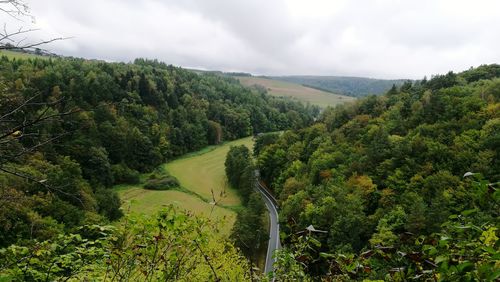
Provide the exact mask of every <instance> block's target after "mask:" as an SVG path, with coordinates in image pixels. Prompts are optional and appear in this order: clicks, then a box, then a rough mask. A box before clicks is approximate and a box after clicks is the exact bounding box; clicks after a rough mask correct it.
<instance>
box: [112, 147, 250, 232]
mask: <svg viewBox="0 0 500 282" xmlns="http://www.w3.org/2000/svg"><path fill="white" fill-rule="evenodd" d="M235 145H245V146H248V147H249V148H251V147H252V146H253V140H252V138H251V137H248V138H243V139H239V140H236V141H232V142H227V143H225V144H223V145H221V146H212V147H209V148H206V149H203V150H201V151H199V152H195V153H191V154H188V155H186V156H185V157H183V158H180V159H177V160H174V161H172V162H170V163H167V164H164V165H163V166H162V167H161V169H160V172H159V171H156V172H155V174H157V175H161V170H164V171H165V173H167V172H168V173H169V174H171V175H172V176H175V177H176V178H177V179H178V180H179V182H180V184H181V186H182V187H179V188H178V189H172V190H168V191H153V190H146V189H144V188H142V186H143V184H144V182H145V180H146V179H147V177H148V175H149V174H145V175H142V176H141V184H137V185H118V186H116V187H115V189H116V191H117V192H118V195H119V196H120V199H121V200H122V202H123V204H122V208H123V210H124V212H125V213H144V214H153V213H154V212H156V211H158V210H159V209H161V208H162V207H165V206H167V205H174V206H177V207H179V209H181V210H182V209H183V210H186V211H189V212H192V213H194V214H197V215H203V216H206V217H209V218H211V219H213V220H219V221H221V222H223V224H221V225H220V226H221V231H222V232H223V233H224V234H229V232H230V230H231V227H232V226H233V224H234V221H235V220H236V212H235V209H237V208H238V207H239V205H240V200H239V198H238V195H237V194H236V191H234V190H233V189H231V188H230V187H227V184H226V180H225V179H226V176H225V171H224V161H225V160H226V154H227V152H228V151H229V148H230V146H235ZM211 190H213V191H214V196H215V199H216V201H217V205H215V206H214V205H213V203H212V202H213V200H212V192H211ZM221 192H223V193H221ZM221 194H223V195H222V196H221Z"/></svg>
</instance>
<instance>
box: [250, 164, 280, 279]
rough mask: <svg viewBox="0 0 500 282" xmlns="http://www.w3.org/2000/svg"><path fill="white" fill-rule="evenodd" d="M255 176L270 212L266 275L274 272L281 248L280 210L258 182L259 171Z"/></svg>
mask: <svg viewBox="0 0 500 282" xmlns="http://www.w3.org/2000/svg"><path fill="white" fill-rule="evenodd" d="M255 174H256V176H257V179H256V188H257V190H258V191H259V192H260V193H261V195H262V198H263V199H264V203H265V204H266V207H267V209H268V210H269V219H270V222H269V225H270V226H269V243H268V245H267V255H266V265H265V267H264V273H269V272H273V271H274V267H273V264H274V262H275V261H276V259H274V258H273V254H274V251H275V250H278V249H280V248H281V244H280V236H279V234H280V225H279V222H278V209H277V206H276V200H275V199H274V197H273V196H272V195H271V194H270V193H269V192H268V191H267V190H266V188H264V187H263V186H262V184H260V182H259V181H258V175H259V173H258V171H257V172H256V173H255Z"/></svg>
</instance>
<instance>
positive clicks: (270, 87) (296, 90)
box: [237, 76, 355, 108]
mask: <svg viewBox="0 0 500 282" xmlns="http://www.w3.org/2000/svg"><path fill="white" fill-rule="evenodd" d="M237 78H238V79H239V81H240V82H241V84H243V85H246V86H253V85H261V86H263V87H265V88H266V89H267V91H268V93H269V94H270V95H273V96H285V97H291V98H295V99H297V100H299V101H302V102H310V103H311V104H313V105H317V106H320V107H322V108H325V107H327V106H335V105H337V104H342V103H346V102H351V101H354V100H355V98H353V97H349V96H344V95H338V94H333V93H329V92H325V91H321V90H318V89H314V88H310V87H306V86H303V85H300V84H296V83H291V82H285V81H279V80H273V79H268V78H262V77H253V76H249V77H246V76H243V77H237Z"/></svg>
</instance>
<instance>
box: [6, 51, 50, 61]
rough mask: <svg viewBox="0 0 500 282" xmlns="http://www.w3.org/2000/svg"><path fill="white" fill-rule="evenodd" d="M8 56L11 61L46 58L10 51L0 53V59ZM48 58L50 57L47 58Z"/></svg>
mask: <svg viewBox="0 0 500 282" xmlns="http://www.w3.org/2000/svg"><path fill="white" fill-rule="evenodd" d="M2 56H7V57H8V58H9V59H29V58H44V56H38V55H35V54H29V53H22V52H14V51H9V50H2V51H0V57H2ZM46 58H48V57H46Z"/></svg>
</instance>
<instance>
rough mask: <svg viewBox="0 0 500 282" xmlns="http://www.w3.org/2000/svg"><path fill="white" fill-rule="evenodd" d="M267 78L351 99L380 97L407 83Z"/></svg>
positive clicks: (323, 78)
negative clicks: (350, 97) (391, 89)
mask: <svg viewBox="0 0 500 282" xmlns="http://www.w3.org/2000/svg"><path fill="white" fill-rule="evenodd" d="M269 78H271V79H274V80H281V81H288V82H293V83H298V84H302V85H304V86H308V87H313V88H316V89H320V90H323V91H329V92H333V93H337V94H342V95H347V96H352V97H363V96H368V95H372V94H375V95H380V94H383V93H385V92H387V90H389V89H390V88H391V87H392V85H393V84H396V86H399V85H401V84H403V83H404V82H405V81H407V80H406V79H396V80H386V79H373V78H365V77H348V76H309V75H299V76H273V77H269Z"/></svg>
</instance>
